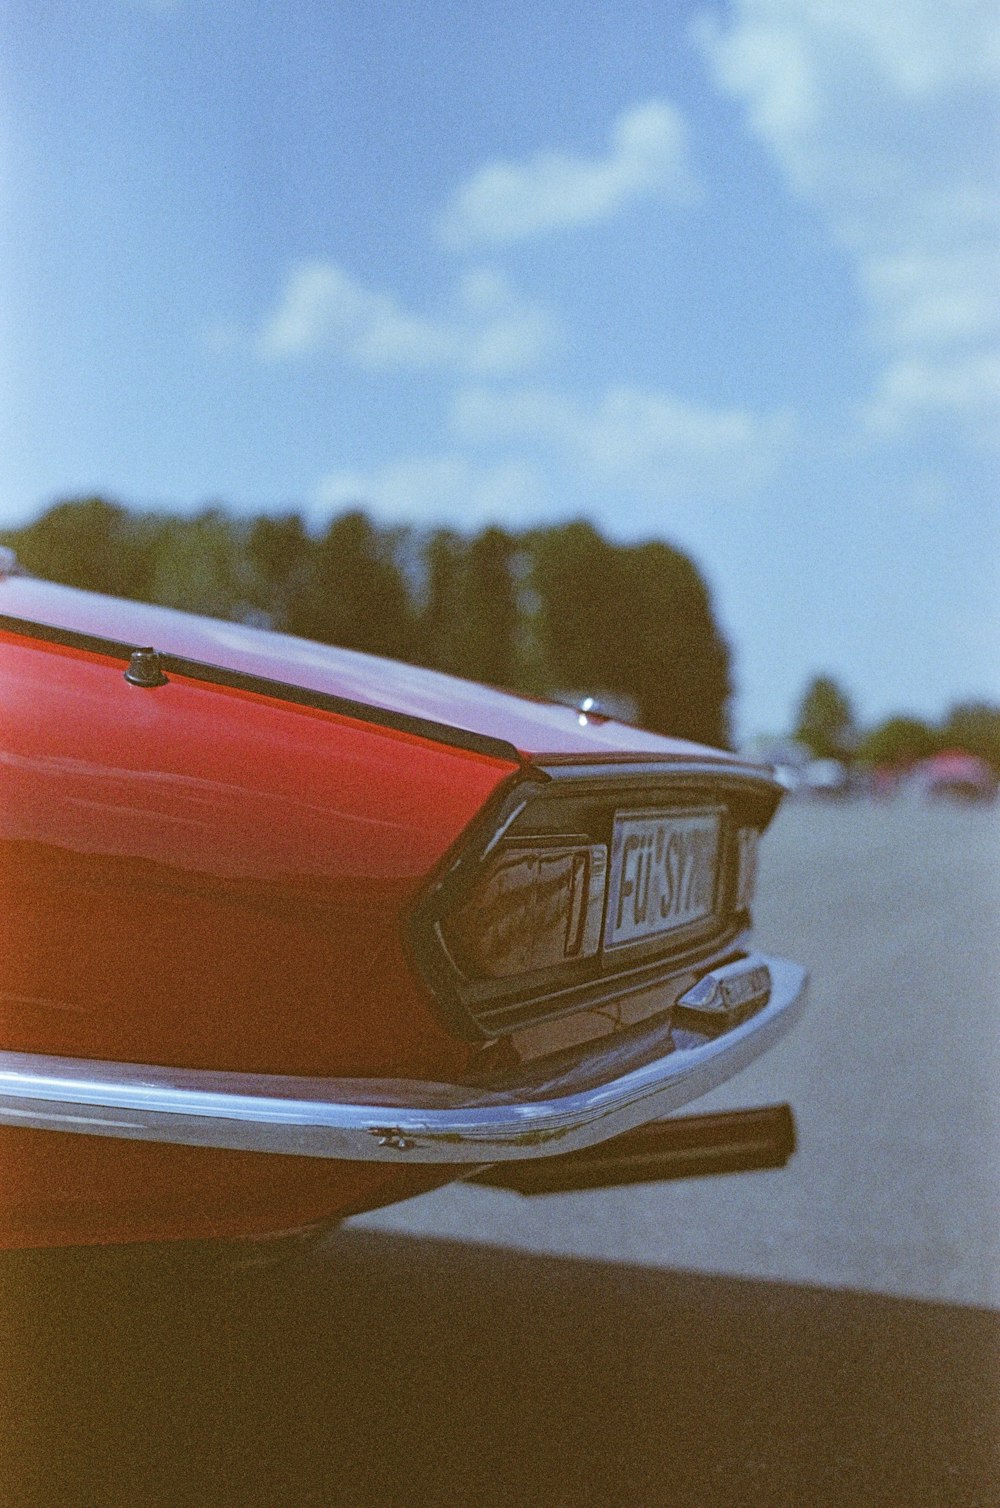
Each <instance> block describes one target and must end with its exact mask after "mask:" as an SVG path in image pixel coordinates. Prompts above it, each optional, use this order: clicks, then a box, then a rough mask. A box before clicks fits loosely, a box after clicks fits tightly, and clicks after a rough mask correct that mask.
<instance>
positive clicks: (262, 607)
mask: <svg viewBox="0 0 1000 1508" xmlns="http://www.w3.org/2000/svg"><path fill="white" fill-rule="evenodd" d="M312 551H313V541H312V540H311V539H310V537H309V534H308V533H307V531H306V527H305V524H304V523H303V522H302V517H301V515H300V514H298V513H285V514H282V515H280V516H278V517H273V516H271V515H270V514H263V515H261V516H260V517H258V518H255V519H254V521H253V523H252V524H251V525H250V530H249V533H248V534H247V539H246V553H247V560H248V563H249V566H250V586H249V593H250V597H251V600H252V604H253V606H254V607H255V608H257V609H258V611H260V612H262V613H263V614H264V615H265V617H266V619H267V621H268V622H269V623H270V624H271V625H272V627H274V628H284V626H285V623H286V621H287V617H288V610H289V606H290V603H291V600H292V597H293V596H294V594H295V593H296V592H297V591H298V590H299V588H300V587H301V586H302V585H303V584H304V582H305V580H306V578H307V576H308V574H309V563H310V558H311V555H312Z"/></svg>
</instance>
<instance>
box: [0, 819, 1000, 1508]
mask: <svg viewBox="0 0 1000 1508" xmlns="http://www.w3.org/2000/svg"><path fill="white" fill-rule="evenodd" d="M998 840H1000V811H977V810H956V809H951V808H941V809H938V808H923V807H917V806H904V805H902V804H900V805H898V806H897V805H894V806H888V807H869V806H865V807H860V806H858V807H851V808H842V809H841V808H837V809H834V808H826V807H821V806H798V807H790V808H788V809H787V810H786V812H785V813H784V814H783V815H782V817H781V818H780V819H779V824H778V826H777V827H776V829H775V831H774V832H773V834H772V836H771V839H770V842H769V844H768V853H767V859H766V864H765V871H764V875H763V879H762V895H761V903H760V905H759V907H758V922H759V929H758V930H759V934H760V937H761V941H762V942H764V943H766V944H767V945H768V946H770V947H772V948H774V949H775V950H777V951H785V952H787V953H788V954H790V955H791V956H793V957H797V958H800V959H802V960H803V961H805V962H807V963H808V964H809V965H810V967H811V969H812V971H813V976H814V989H813V999H812V1006H811V1010H810V1012H809V1015H808V1018H807V1020H806V1021H805V1022H804V1023H803V1024H802V1026H801V1027H800V1028H799V1029H798V1030H797V1032H796V1034H795V1036H794V1037H793V1038H790V1039H789V1040H788V1041H787V1042H786V1043H784V1044H782V1045H781V1046H780V1047H779V1048H778V1049H776V1050H775V1051H774V1052H773V1053H772V1054H770V1055H769V1057H768V1058H767V1059H766V1060H764V1061H762V1062H761V1063H760V1064H759V1065H755V1066H754V1067H753V1068H751V1069H750V1070H748V1071H747V1072H746V1073H745V1074H744V1075H742V1076H741V1078H740V1079H739V1080H737V1081H734V1082H733V1083H732V1084H731V1085H729V1086H727V1087H726V1088H725V1089H724V1090H722V1091H718V1092H717V1093H716V1094H714V1095H713V1096H712V1097H711V1101H708V1100H705V1101H702V1102H700V1104H699V1107H698V1108H699V1109H700V1108H707V1107H708V1105H709V1103H711V1104H714V1105H723V1104H734V1105H736V1104H760V1103H766V1102H768V1101H771V1100H777V1099H789V1100H791V1101H792V1103H793V1104H794V1105H795V1107H796V1110H797V1112H798V1116H799V1124H800V1133H801V1148H800V1151H799V1153H798V1154H797V1156H796V1158H795V1159H794V1160H793V1162H792V1163H791V1164H790V1165H789V1167H788V1168H787V1169H784V1170H782V1171H780V1172H773V1173H759V1174H747V1175H740V1176H738V1177H722V1178H716V1179H712V1180H704V1181H700V1182H690V1183H689V1182H683V1183H675V1184H670V1185H664V1186H662V1187H646V1188H637V1189H630V1190H622V1191H615V1192H613V1193H595V1194H587V1195H573V1196H553V1197H549V1198H546V1199H544V1200H541V1201H528V1200H519V1199H517V1198H516V1196H512V1195H504V1194H501V1193H498V1192H495V1191H490V1190H486V1189H472V1188H463V1189H459V1188H456V1189H452V1190H446V1191H443V1192H441V1193H438V1194H435V1195H433V1196H428V1197H426V1198H424V1199H422V1200H416V1201H413V1202H412V1203H411V1204H409V1205H407V1206H402V1207H400V1208H398V1209H396V1210H393V1211H387V1212H383V1213H381V1214H379V1215H376V1216H369V1217H365V1218H364V1219H363V1220H357V1221H352V1222H350V1223H349V1224H348V1226H346V1227H345V1228H344V1229H343V1230H342V1231H341V1232H339V1233H338V1234H337V1235H336V1236H334V1237H332V1238H331V1239H330V1240H329V1241H328V1242H327V1243H325V1244H324V1245H323V1246H321V1247H320V1248H319V1249H317V1250H315V1251H314V1252H313V1253H312V1254H311V1255H310V1256H308V1257H307V1258H305V1259H300V1260H298V1261H295V1262H292V1263H290V1264H289V1265H288V1266H286V1267H284V1268H279V1269H274V1270H271V1271H266V1272H250V1273H243V1274H234V1273H231V1272H229V1273H218V1272H215V1271H213V1270H212V1269H211V1268H210V1267H208V1266H206V1264H205V1263H204V1261H203V1260H202V1259H200V1258H199V1256H198V1254H197V1253H193V1252H190V1251H185V1250H178V1251H164V1250H163V1249H160V1250H153V1249H148V1250H137V1251H135V1252H132V1253H124V1254H123V1253H116V1252H110V1251H109V1252H100V1251H97V1252H66V1253H59V1252H54V1253H44V1254H27V1253H13V1254H8V1256H7V1257H6V1258H5V1259H4V1261H3V1262H2V1263H0V1430H2V1445H0V1503H2V1504H11V1505H15V1504H16V1505H20V1504H27V1503H39V1504H46V1505H47V1504H61V1503H67V1504H73V1505H81V1508H90V1505H103V1504H106V1503H107V1504H118V1503H123V1504H130V1505H131V1504H141V1505H145V1504H153V1503H156V1504H159V1503H163V1504H169V1505H173V1504H188V1503H192V1504H199V1505H202V1504H211V1505H214V1504H229V1503H232V1504H243V1503H248V1504H251V1503H252V1504H258V1503H260V1504H267V1505H274V1508H278V1505H281V1508H284V1505H286V1504H287V1505H289V1508H298V1505H300V1504H301V1505H307V1504H308V1505H311V1504H316V1505H327V1504H329V1505H339V1504H342V1505H345V1508H360V1505H383V1504H385V1505H391V1504H400V1505H408V1504H414V1505H425V1504H426V1505H432V1504H441V1505H455V1508H465V1505H473V1504H491V1505H492V1504H497V1505H501V1504H503V1505H507V1504H515V1505H521V1504H524V1505H531V1508H535V1505H538V1508H542V1505H558V1508H586V1505H591V1504H593V1505H618V1504H622V1505H626V1504H627V1505H640V1508H642V1505H649V1508H657V1505H660V1504H663V1505H677V1508H686V1505H706V1508H714V1505H720V1508H727V1505H734V1508H735V1505H748V1504H753V1505H755V1508H772V1505H773V1508H778V1505H781V1508H784V1505H787V1508H803V1505H814V1504H815V1505H825V1504H831V1505H833V1504H837V1505H840V1504H843V1505H852V1508H853V1505H855V1504H865V1505H867V1504H876V1505H883V1504H884V1505H890V1504H891V1505H895V1504H900V1505H906V1508H909V1505H914V1508H915V1505H928V1508H931V1505H934V1508H938V1505H956V1508H983V1505H992V1504H994V1503H998V1502H1000V1493H998V1491H997V1485H996V1484H997V1480H998V1477H997V1471H996V1464H997V1463H996V1460H995V1454H994V1450H995V1442H996V1438H997V1427H998V1414H1000V1409H998V1394H1000V1324H998V1317H997V1315H996V1314H995V1313H994V1312H992V1311H991V1308H990V1307H989V1306H992V1305H995V1304H996V1301H997V1287H996V1282H997V1277H996V1275H997V1270H998V1263H997V1234H996V1223H997V1220H996V1217H997V1211H998V1209H1000V1199H998V1197H997V1194H998V1190H997V1181H998V1170H1000V1159H998V1158H997V1156H996V1151H997V1147H996V1142H997V1137H998V1116H997V1103H996V1092H997V1091H996V1085H997V1076H996V1066H997V1064H996V1056H997V1031H996V1025H995V1020H996V978H997V970H996V964H997V951H998V927H997V917H998V912H1000V907H998V900H1000V870H998V855H1000V842H998Z"/></svg>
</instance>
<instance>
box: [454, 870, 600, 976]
mask: <svg viewBox="0 0 1000 1508" xmlns="http://www.w3.org/2000/svg"><path fill="white" fill-rule="evenodd" d="M607 867H608V854H607V849H606V848H605V847H604V846H603V844H600V843H593V844H590V843H587V844H583V843H581V844H567V843H559V842H554V843H532V842H504V843H501V844H499V845H498V848H497V850H496V852H495V854H494V855H493V857H492V858H491V860H490V862H489V864H488V866H487V869H486V872H485V874H484V875H483V878H482V880H481V881H480V882H479V884H478V885H477V886H476V888H475V890H474V891H473V893H472V895H471V896H470V897H469V899H468V900H467V901H466V903H465V905H464V906H463V907H462V908H461V910H460V911H458V912H456V913H455V914H454V915H453V916H452V917H450V918H449V919H448V921H447V923H446V924H445V925H444V927H443V929H442V930H443V932H444V935H445V941H446V942H447V944H448V947H449V949H450V950H451V951H452V952H453V953H454V954H455V956H456V958H457V960H458V961H459V962H460V963H461V965H462V966H463V968H465V969H466V970H468V971H469V972H471V973H472V974H474V975H477V976H478V977H480V978H483V977H485V978H488V979H508V978H511V977H512V976H514V975H518V974H533V973H536V972H537V971H538V970H539V969H548V968H554V967H556V966H558V965H559V964H565V963H568V962H572V961H573V960H574V959H579V958H590V957H592V956H593V955H594V954H595V953H596V952H597V949H598V946H599V943H600V937H601V919H602V916H603V912H604V888H605V882H606V876H607Z"/></svg>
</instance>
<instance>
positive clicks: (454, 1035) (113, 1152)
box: [0, 583, 805, 1244]
mask: <svg viewBox="0 0 1000 1508" xmlns="http://www.w3.org/2000/svg"><path fill="white" fill-rule="evenodd" d="M19 587H20V590H18V591H11V592H8V593H7V595H6V598H5V601H4V603H3V604H0V605H2V606H3V608H4V611H5V613H6V615H7V616H6V618H5V620H4V624H3V628H4V642H5V645H6V649H5V655H6V660H5V663H6V666H7V667H8V671H9V674H8V676H7V678H6V690H5V697H6V702H7V714H8V715H7V718H6V733H5V747H4V751H3V752H4V756H5V764H6V770H7V773H6V777H5V778H6V780H7V784H8V795H16V797H17V799H16V801H11V802H9V803H8V805H7V807H6V815H5V817H4V829H3V833H2V834H0V837H2V840H3V844H4V870H5V874H6V876H7V878H8V880H9V881H10V884H9V895H8V904H7V905H6V907H5V926H6V927H7V930H8V933H9V936H8V942H7V957H8V965H9V970H10V977H9V979H8V981H7V988H6V990H5V991H4V995H5V1001H4V1007H5V1011H4V1018H3V1021H4V1041H3V1042H2V1044H0V1049H2V1050H0V1124H2V1125H3V1127H4V1130H3V1133H2V1138H0V1143H2V1144H0V1151H2V1152H3V1153H4V1155H5V1166H6V1167H7V1168H9V1169H10V1170H11V1172H12V1179H13V1182H10V1181H8V1188H9V1189H11V1188H15V1187H16V1189H17V1190H19V1195H18V1197H19V1198H20V1214H17V1212H16V1211H14V1212H13V1213H12V1212H11V1210H10V1209H7V1210H6V1211H5V1212H4V1213H5V1223H6V1239H7V1241H8V1242H9V1243H10V1244H33V1243H36V1242H42V1243H45V1242H61V1241H67V1240H121V1239H161V1238H164V1237H169V1236H173V1237H176V1236H190V1235H224V1234H225V1235H235V1234H250V1233H252V1232H255V1231H257V1232H259V1231H263V1230H268V1229H276V1228H281V1227H282V1226H288V1225H292V1224H296V1225H297V1224H301V1223H307V1222H309V1221H312V1220H314V1219H321V1218H325V1217H333V1216H337V1215H339V1214H342V1213H344V1212H346V1211H347V1210H353V1209H359V1208H365V1207H370V1206H372V1205H374V1204H377V1203H380V1202H384V1201H385V1200H387V1199H392V1198H397V1197H403V1196H405V1195H406V1194H408V1193H413V1192H417V1191H419V1190H420V1189H421V1188H425V1187H430V1186H433V1185H434V1184H437V1183H441V1182H444V1181H447V1180H448V1179H451V1178H456V1177H468V1176H484V1174H485V1171H486V1170H488V1169H492V1170H493V1173H494V1177H495V1176H496V1170H497V1169H500V1171H501V1174H502V1170H503V1168H504V1167H505V1166H513V1165H515V1164H517V1165H523V1164H526V1163H527V1162H529V1161H531V1162H538V1163H541V1162H544V1163H548V1162H549V1160H550V1159H554V1158H562V1159H564V1165H565V1166H567V1167H568V1166H570V1162H569V1154H572V1155H573V1156H576V1157H579V1156H581V1155H584V1154H586V1153H588V1149H592V1148H594V1147H595V1146H597V1145H599V1144H601V1145H607V1146H609V1147H618V1148H619V1149H620V1160H621V1161H622V1162H624V1160H625V1158H626V1153H627V1151H628V1148H627V1146H626V1145H625V1143H623V1142H622V1138H626V1139H627V1138H628V1137H629V1136H633V1135H634V1134H635V1133H636V1132H637V1130H638V1128H642V1127H645V1126H648V1125H649V1124H650V1123H652V1122H659V1121H660V1120H661V1119H662V1118H663V1117H664V1116H668V1115H670V1114H671V1113H672V1112H673V1111H675V1110H677V1109H678V1108H680V1107H682V1106H684V1105H687V1104H688V1103H690V1102H691V1101H692V1100H694V1099H696V1098H697V1096H698V1095H700V1094H702V1093H704V1092H705V1091H706V1090H707V1089H709V1088H711V1087H712V1086H713V1085H714V1084H717V1083H719V1082H721V1081H722V1080H723V1079H725V1078H727V1077H729V1076H730V1075H731V1074H732V1073H734V1072H736V1071H738V1069H739V1068H741V1067H742V1066H743V1065H744V1064H745V1063H747V1062H749V1061H751V1060H752V1058H754V1057H755V1056H756V1055H757V1054H758V1053H760V1052H761V1051H763V1050H764V1049H765V1048H766V1047H767V1046H768V1045H769V1044H770V1043H771V1042H772V1041H774V1040H775V1039H776V1037H777V1036H778V1035H780V1033H781V1032H782V1031H783V1030H784V1029H786V1027H787V1026H788V1025H789V1024H790V1023H791V1022H792V1021H793V1020H794V1018H795V1016H796V1014H797V1012H798V1010H799V1009H800V1007H801V1003H802V1000H803V998H804V985H805V976H804V973H803V971H802V970H801V969H800V968H799V967H798V966H797V965H795V964H793V963H790V962H788V961H786V960H781V959H777V958H774V957H772V956H769V955H767V954H764V953H761V952H759V951H757V950H756V949H755V947H754V945H753V943H752V941H751V936H750V924H751V904H752V896H753V886H754V878H755V872H756V856H757V846H758V842H759V838H760V835H761V833H762V832H763V831H764V829H765V828H766V826H767V824H768V822H769V821H770V819H771V817H772V815H773V812H774V810H775V807H776V805H777V802H778V800H779V798H780V787H779V786H778V785H777V784H776V783H775V782H774V781H773V780H772V779H771V777H770V776H769V774H768V773H767V772H766V771H764V770H763V769H761V768H760V767H756V766H752V765H747V764H745V763H743V762H741V761H739V760H737V759H735V758H733V757H731V756H728V755H725V754H720V753H717V752H713V751H710V750H703V749H697V748H695V747H694V746H691V745H685V744H683V743H678V742H675V741H671V740H668V739H662V738H659V737H657V736H656V735H653V734H649V733H646V732H643V731H642V730H638V729H632V728H626V727H623V726H620V725H616V724H613V723H608V722H606V721H604V720H603V719H598V718H588V716H587V715H586V714H583V713H581V714H577V713H575V712H572V711H570V710H568V709H565V708H551V707H545V706H541V705H539V704H534V703H530V702H525V701H523V700H522V699H520V698H516V697H511V696H506V695H503V694H501V693H497V692H491V691H489V690H488V689H486V688H478V687H470V686H468V685H467V684H466V683H462V682H456V681H452V680H451V679H450V678H448V677H442V676H434V675H432V674H431V673H429V672H423V671H417V670H414V669H413V668H412V667H401V666H394V665H389V664H387V662H380V661H372V660H369V659H368V658H367V657H365V656H351V655H349V654H347V653H346V652H343V651H336V650H328V649H321V648H320V647H319V646H298V647H297V646H296V644H295V641H288V640H285V639H283V638H282V637H281V636H277V635H259V634H255V633H254V632H253V631H251V630H243V629H235V628H233V626H231V625H221V624H219V625H212V624H206V623H205V622H204V621H203V620H192V619H188V618H186V617H184V615H178V614H170V613H165V612H163V611H162V610H156V609H148V608H140V607H139V606H138V605H136V604H110V605H107V606H105V602H106V599H94V598H90V597H89V596H88V594H83V593H64V592H62V591H61V589H57V588H48V587H45V586H44V584H41V583H30V584H29V583H20V584H19ZM29 608H30V610H31V611H30V613H29V612H28V609H29ZM123 626H128V627H130V628H132V629H133V630H134V638H133V639H132V640H131V642H130V641H129V640H128V639H124V638H117V637H114V636H113V635H114V634H115V633H117V632H121V629H122V627H123ZM136 641H138V644H137V643H136ZM151 647H152V648H153V649H154V651H155V654H156V656H157V658H156V664H155V667H154V668H155V669H156V672H157V673H156V675H155V676H151V675H150V676H147V675H146V670H148V666H149V663H150V662H149V660H148V651H149V650H150V648H151ZM137 648H139V649H142V650H143V651H144V653H145V654H146V659H145V660H144V665H145V667H146V669H145V670H144V671H143V678H140V679H139V680H136V679H134V678H133V679H130V677H129V672H130V670H132V668H133V666H134V665H135V664H136V663H138V662H136V661H135V660H134V656H135V653H136V650H137ZM263 672H269V673H267V674H265V673H263ZM276 672H277V673H276ZM365 686H367V687H368V688H369V689H368V691H367V692H365V695H366V696H367V700H361V699H360V697H359V695H358V694H357V693H358V691H359V688H361V689H363V688H364V687H365ZM446 715H447V717H448V721H445V720H444V719H445V716H446ZM503 734H506V735H507V736H506V737H502V736H501V735H503ZM88 917H91V918H95V920H92V921H91V922H89V923H88ZM15 1141H16V1142H17V1146H16V1147H15V1146H14V1142H15ZM616 1155H618V1154H612V1157H611V1160H614V1156H616ZM591 1181H593V1170H592V1165H591ZM32 1201H34V1203H32ZM8 1202H9V1203H10V1196H8ZM15 1202H16V1201H15Z"/></svg>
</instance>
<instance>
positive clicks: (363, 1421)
mask: <svg viewBox="0 0 1000 1508" xmlns="http://www.w3.org/2000/svg"><path fill="white" fill-rule="evenodd" d="M0 1304H2V1311H0V1313H2V1318H0V1348H2V1349H0V1358H2V1359H0V1367H2V1372H0V1381H2V1402H3V1413H4V1416H5V1419H4V1434H5V1437H6V1446H5V1448H4V1449H3V1453H2V1466H0V1473H2V1474H3V1478H4V1481H3V1489H2V1493H0V1499H2V1501H3V1502H5V1503H7V1502H9V1503H11V1504H15V1503H16V1504H18V1505H21V1504H27V1503H36V1502H37V1503H44V1504H46V1505H49V1504H60V1503H72V1504H74V1505H75V1504H81V1505H82V1504H87V1505H104V1504H118V1503H123V1504H130V1505H132V1504H142V1505H148V1504H154V1503H155V1504H159V1503H163V1504H170V1505H175V1504H187V1503H192V1504H194V1503H197V1504H199V1505H216V1504H258V1503H260V1504H267V1505H268V1508H285V1505H288V1508H303V1505H307V1504H309V1505H311V1504H316V1505H323V1508H327V1505H329V1508H335V1505H345V1508H347V1505H349V1508H362V1505H365V1508H367V1505H379V1508H382V1505H391V1504H415V1505H420V1508H426V1505H433V1504H442V1505H444V1504H447V1505H455V1508H466V1505H469V1508H471V1505H478V1504H497V1505H500V1504H503V1505H521V1504H524V1505H530V1508H547V1505H560V1508H585V1505H590V1504H594V1505H601V1508H607V1505H618V1504H622V1505H625V1504H628V1505H630V1508H636V1505H638V1508H657V1505H660V1504H663V1505H667V1504H669V1505H671V1508H685V1505H693V1504H697V1505H710V1508H717V1505H718V1508H724V1505H730V1504H732V1505H736V1504H739V1505H747V1504H753V1505H755V1508H771V1505H779V1504H780V1505H788V1508H802V1505H804V1504H809V1505H813V1508H816V1505H821V1504H838V1505H839V1504H844V1505H854V1504H858V1503H864V1504H866V1505H870V1504H901V1505H907V1508H916V1505H922V1504H926V1505H931V1504H933V1505H934V1508H943V1505H950V1504H955V1505H963V1508H966V1505H969V1508H971V1505H987V1504H991V1503H993V1502H994V1501H995V1497H994V1495H993V1488H992V1487H991V1481H992V1480H993V1474H992V1471H991V1462H990V1459H989V1456H990V1447H991V1442H992V1439H993V1438H995V1434H996V1424H997V1388H998V1379H1000V1365H998V1363H1000V1348H998V1325H997V1317H996V1316H994V1315H991V1314H987V1313H983V1312H981V1311H976V1310H970V1309H958V1308H951V1307H946V1306H943V1305H933V1304H924V1303H916V1302H911V1301H908V1300H900V1299H889V1298H884V1297H873V1296H869V1295H862V1294H854V1293H843V1292H829V1291H823V1290H819V1289H812V1288H804V1287H796V1286H791V1285H780V1284H774V1283H766V1282H759V1281H744V1280H739V1279H734V1278H720V1277H705V1276H699V1275H694V1274H689V1273H672V1272H663V1271H653V1270H648V1269H641V1268H634V1267H625V1266H615V1265H608V1264H601V1263H596V1262H584V1261H567V1260H565V1259H561V1258H547V1257H538V1256H526V1255H523V1254H517V1253H512V1252H509V1251H502V1250H495V1249H491V1248H485V1247H470V1246H463V1245H458V1244H449V1243H444V1242H436V1241H426V1240H423V1241H422V1240H414V1239H412V1238H409V1237H401V1236H385V1235H382V1234H376V1233H361V1232H356V1231H349V1232H346V1231H345V1232H342V1233H340V1234H339V1235H338V1236H336V1237H335V1238H333V1239H332V1240H331V1241H330V1242H329V1243H328V1244H327V1246H326V1247H325V1248H324V1249H322V1250H320V1251H318V1252H316V1253H314V1254H313V1255H312V1256H310V1257H309V1258H307V1259H305V1260H303V1261H301V1262H299V1263H297V1264H296V1265H294V1266H292V1267H288V1268H285V1269H283V1270H277V1271H268V1272H265V1273H262V1274H260V1273H258V1274H242V1275H236V1274H230V1275H218V1274H217V1275H212V1274H211V1273H209V1272H207V1271H206V1270H205V1268H204V1266H202V1265H201V1264H200V1263H199V1262H197V1261H195V1260H193V1259H190V1258H189V1257H186V1256H179V1255H174V1256H172V1257H170V1258H167V1257H165V1256H164V1254H163V1253H162V1251H161V1252H159V1253H154V1252H149V1251H145V1252H144V1251H141V1250H140V1251H136V1252H134V1253H131V1254H128V1253H124V1254H123V1253H120V1252H118V1253H113V1252H101V1251H96V1252H69V1253H45V1254H37V1255H35V1254H32V1255H29V1254H13V1255H8V1256H7V1257H6V1258H4V1261H3V1266H2V1268H0Z"/></svg>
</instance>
